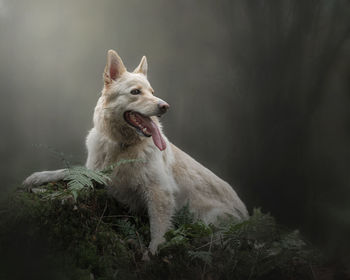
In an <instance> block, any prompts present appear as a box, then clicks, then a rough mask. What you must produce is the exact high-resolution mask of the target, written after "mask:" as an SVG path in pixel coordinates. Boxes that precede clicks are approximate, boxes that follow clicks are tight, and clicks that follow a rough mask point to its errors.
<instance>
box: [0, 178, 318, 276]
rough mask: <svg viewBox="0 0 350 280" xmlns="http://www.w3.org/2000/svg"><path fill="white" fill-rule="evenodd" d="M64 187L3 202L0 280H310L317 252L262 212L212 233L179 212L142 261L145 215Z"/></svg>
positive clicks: (100, 191) (99, 194)
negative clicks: (75, 194)
mask: <svg viewBox="0 0 350 280" xmlns="http://www.w3.org/2000/svg"><path fill="white" fill-rule="evenodd" d="M66 189H67V185H66V184H65V183H55V184H49V185H47V186H44V187H43V188H42V189H36V190H34V191H35V193H33V192H26V191H21V190H18V191H16V192H15V193H14V194H13V195H11V197H10V198H9V199H8V200H6V203H3V206H2V207H1V209H0V250H1V252H2V257H3V260H1V262H0V263H1V266H0V279H60V280H61V279H89V280H91V279H314V274H313V273H314V272H313V267H314V265H316V264H317V262H319V257H318V256H319V254H318V253H317V252H316V251H315V250H313V249H312V248H310V246H309V245H307V244H306V242H305V241H304V240H303V239H302V238H301V237H300V235H299V233H298V231H292V232H290V231H286V230H282V229H281V228H280V227H278V226H277V225H276V223H275V221H274V219H273V218H272V217H271V216H270V215H268V214H263V213H261V211H260V210H254V212H253V214H252V216H251V218H250V219H249V220H247V221H244V222H237V221H235V220H234V219H231V220H230V221H225V222H222V224H221V226H218V227H214V226H211V225H210V226H207V225H205V224H204V223H202V222H201V221H195V220H194V219H193V216H192V215H191V213H190V212H189V211H188V209H186V208H184V209H182V210H181V211H179V212H178V213H177V214H176V215H175V217H174V219H173V224H174V228H173V229H171V230H170V231H168V232H167V233H166V240H167V241H166V242H165V243H164V244H162V245H161V246H160V250H159V254H158V255H157V256H153V257H151V259H150V260H149V261H147V262H144V261H142V255H143V252H144V250H145V248H146V247H147V245H148V243H149V240H150V236H149V224H148V219H147V216H134V215H131V214H130V213H129V212H128V211H127V209H125V208H123V207H122V206H121V205H118V204H117V203H116V202H115V201H114V200H113V199H111V198H110V197H109V196H108V195H107V194H106V191H105V190H104V188H102V187H100V188H94V189H90V190H89V191H86V192H84V193H83V194H81V195H79V197H78V199H77V200H74V199H73V198H72V197H71V196H69V195H67V196H64V195H62V194H64V193H65V190H66ZM57 194H59V195H57Z"/></svg>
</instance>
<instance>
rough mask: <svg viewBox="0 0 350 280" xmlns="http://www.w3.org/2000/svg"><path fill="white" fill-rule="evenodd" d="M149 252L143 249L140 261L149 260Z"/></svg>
mask: <svg viewBox="0 0 350 280" xmlns="http://www.w3.org/2000/svg"><path fill="white" fill-rule="evenodd" d="M149 254H150V252H149V250H148V249H147V250H145V251H144V252H143V255H142V259H141V260H142V261H143V262H149V261H150V260H151V258H150V257H149Z"/></svg>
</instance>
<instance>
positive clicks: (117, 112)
mask: <svg viewBox="0 0 350 280" xmlns="http://www.w3.org/2000/svg"><path fill="white" fill-rule="evenodd" d="M103 79H104V88H103V90H102V96H101V98H100V99H99V102H98V105H97V107H96V109H95V115H94V122H95V125H97V126H100V127H103V130H104V131H105V132H107V134H108V135H109V136H112V138H114V139H116V140H119V141H128V140H130V141H131V140H132V139H135V138H138V139H140V138H141V139H142V138H143V137H152V139H153V142H154V144H155V145H156V146H157V147H158V148H159V149H160V150H161V151H162V150H164V149H165V148H166V144H165V141H164V139H163V137H162V133H161V127H160V123H159V121H158V117H159V116H161V115H162V114H164V113H165V112H166V111H167V110H168V109H169V104H168V103H166V102H165V101H163V100H162V99H160V98H158V97H156V96H155V95H154V90H153V89H152V87H151V85H150V83H149V81H148V80H147V59H146V57H145V56H144V57H142V59H141V62H140V64H139V65H138V66H137V67H136V69H135V70H134V71H133V72H128V71H127V70H126V68H125V66H124V64H123V61H122V60H121V58H120V57H119V56H118V54H117V53H116V52H115V51H113V50H109V51H108V54H107V65H106V68H105V71H104V74H103Z"/></svg>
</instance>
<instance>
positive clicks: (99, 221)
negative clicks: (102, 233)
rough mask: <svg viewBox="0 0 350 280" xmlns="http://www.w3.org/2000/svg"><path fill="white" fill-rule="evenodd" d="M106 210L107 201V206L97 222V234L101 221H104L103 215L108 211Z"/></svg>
mask: <svg viewBox="0 0 350 280" xmlns="http://www.w3.org/2000/svg"><path fill="white" fill-rule="evenodd" d="M106 210H107V201H106V203H105V207H104V209H103V212H102V215H101V217H100V219H99V220H98V223H97V226H96V230H95V234H96V233H97V229H98V227H99V226H100V223H101V221H102V218H103V215H104V213H105V212H106Z"/></svg>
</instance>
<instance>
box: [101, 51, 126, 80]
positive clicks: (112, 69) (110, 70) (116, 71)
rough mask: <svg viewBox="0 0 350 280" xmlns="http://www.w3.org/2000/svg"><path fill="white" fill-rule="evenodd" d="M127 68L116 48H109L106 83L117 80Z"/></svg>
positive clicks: (105, 74)
mask: <svg viewBox="0 0 350 280" xmlns="http://www.w3.org/2000/svg"><path fill="white" fill-rule="evenodd" d="M125 71H126V68H125V66H124V63H123V61H122V59H121V58H120V57H119V55H118V54H117V53H116V52H115V51H114V50H109V51H108V53H107V64H106V68H105V71H104V74H103V78H104V82H105V84H106V85H108V84H110V83H111V82H112V81H116V80H117V79H118V78H119V77H120V76H121V75H122V74H123V73H124V72H125Z"/></svg>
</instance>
